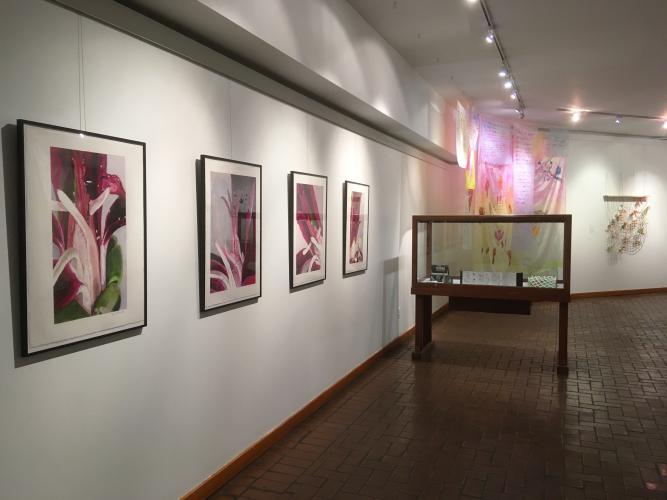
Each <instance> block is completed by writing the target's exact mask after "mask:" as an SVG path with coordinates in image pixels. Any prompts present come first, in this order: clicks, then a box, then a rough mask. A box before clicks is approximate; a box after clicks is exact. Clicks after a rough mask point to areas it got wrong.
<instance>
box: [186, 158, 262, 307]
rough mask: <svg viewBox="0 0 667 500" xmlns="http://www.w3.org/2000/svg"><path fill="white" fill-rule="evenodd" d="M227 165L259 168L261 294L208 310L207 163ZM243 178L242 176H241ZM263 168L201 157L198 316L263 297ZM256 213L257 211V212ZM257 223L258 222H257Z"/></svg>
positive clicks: (258, 253)
mask: <svg viewBox="0 0 667 500" xmlns="http://www.w3.org/2000/svg"><path fill="white" fill-rule="evenodd" d="M214 161H215V162H225V163H230V164H234V165H239V166H243V167H248V168H256V169H258V174H257V178H258V180H259V182H258V186H257V193H258V194H257V199H259V205H260V210H259V217H256V219H255V221H256V225H257V236H258V238H257V241H258V242H259V244H258V245H257V246H258V248H257V249H256V256H257V261H258V265H257V268H258V270H259V280H258V281H259V282H258V283H257V285H258V286H257V288H258V292H257V293H256V294H252V296H248V297H243V298H237V299H235V300H229V301H226V302H224V303H220V304H216V305H212V306H209V307H207V306H206V296H207V288H208V286H207V284H208V280H207V267H208V265H207V264H208V259H207V258H206V253H207V240H206V221H207V219H206V209H207V206H206V193H207V192H208V189H209V187H208V184H207V179H206V177H207V175H206V172H207V170H206V169H207V166H206V165H207V162H214ZM239 175H242V174H239ZM261 211H262V166H261V165H260V164H258V163H250V162H245V161H239V160H232V159H231V158H223V157H219V156H212V155H205V154H203V155H201V156H200V158H199V168H198V172H197V227H198V243H199V245H198V246H199V249H198V255H199V312H200V313H210V312H214V311H224V310H226V309H228V308H229V306H233V305H242V304H247V303H250V302H252V301H256V300H258V299H259V298H261V296H262V249H263V246H264V245H263V241H262V219H263V217H262V212H261ZM256 213H257V211H256ZM257 219H259V220H258V221H257Z"/></svg>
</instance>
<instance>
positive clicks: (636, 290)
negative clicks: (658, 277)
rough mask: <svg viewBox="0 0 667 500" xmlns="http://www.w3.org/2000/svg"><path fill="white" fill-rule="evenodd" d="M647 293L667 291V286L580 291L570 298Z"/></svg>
mask: <svg viewBox="0 0 667 500" xmlns="http://www.w3.org/2000/svg"><path fill="white" fill-rule="evenodd" d="M647 293H667V287H662V288H634V289H631V290H604V291H602V292H580V293H572V294H570V298H572V299H573V300H576V299H590V298H595V297H620V296H622V295H645V294H647Z"/></svg>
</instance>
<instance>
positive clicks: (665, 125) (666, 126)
mask: <svg viewBox="0 0 667 500" xmlns="http://www.w3.org/2000/svg"><path fill="white" fill-rule="evenodd" d="M662 128H664V129H665V130H667V120H665V122H664V123H663V124H662Z"/></svg>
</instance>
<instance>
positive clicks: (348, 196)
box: [343, 181, 370, 275]
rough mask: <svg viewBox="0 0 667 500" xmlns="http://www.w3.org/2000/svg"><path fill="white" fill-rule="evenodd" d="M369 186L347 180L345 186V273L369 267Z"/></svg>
mask: <svg viewBox="0 0 667 500" xmlns="http://www.w3.org/2000/svg"><path fill="white" fill-rule="evenodd" d="M369 190H370V188H369V186H368V185H366V184H359V183H358V182H351V181H345V185H344V188H343V211H344V214H345V216H344V218H343V274H344V275H346V274H354V273H358V272H362V271H365V270H366V269H368V194H369Z"/></svg>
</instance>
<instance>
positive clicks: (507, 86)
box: [503, 80, 512, 89]
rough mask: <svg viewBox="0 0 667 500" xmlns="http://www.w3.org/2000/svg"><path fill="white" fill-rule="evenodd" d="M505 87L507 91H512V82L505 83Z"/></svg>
mask: <svg viewBox="0 0 667 500" xmlns="http://www.w3.org/2000/svg"><path fill="white" fill-rule="evenodd" d="M503 87H505V88H506V89H511V88H512V81H511V80H507V81H506V82H505V83H503Z"/></svg>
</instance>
